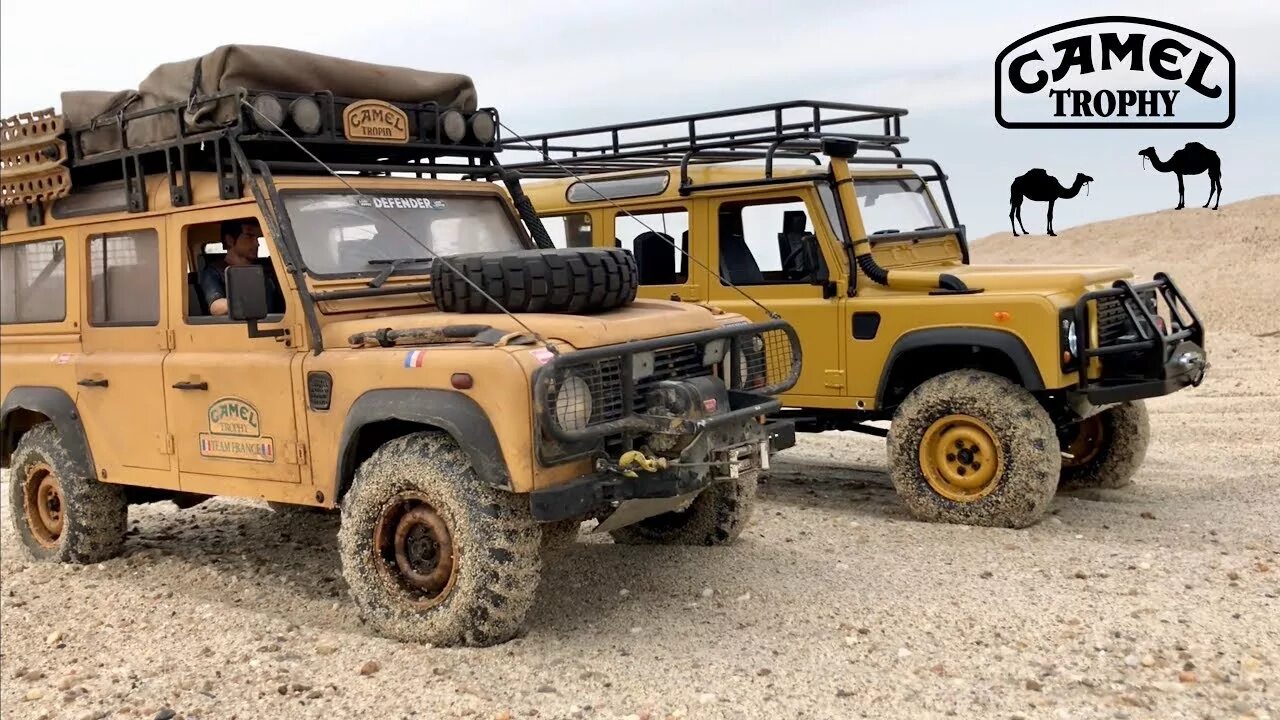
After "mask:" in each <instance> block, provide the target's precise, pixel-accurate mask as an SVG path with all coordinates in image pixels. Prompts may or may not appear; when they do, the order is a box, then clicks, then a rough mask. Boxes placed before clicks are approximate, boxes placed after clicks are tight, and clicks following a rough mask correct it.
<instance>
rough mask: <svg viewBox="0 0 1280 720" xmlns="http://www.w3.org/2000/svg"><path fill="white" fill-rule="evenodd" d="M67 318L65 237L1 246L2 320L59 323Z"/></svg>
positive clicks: (0, 297)
mask: <svg viewBox="0 0 1280 720" xmlns="http://www.w3.org/2000/svg"><path fill="white" fill-rule="evenodd" d="M66 317H67V265H66V244H65V243H64V242H63V240H62V238H55V239H51V240H37V241H35V242H24V243H12V244H10V245H4V246H0V323H3V324H6V325H8V324H16V323H38V322H60V321H62V320H65V319H66Z"/></svg>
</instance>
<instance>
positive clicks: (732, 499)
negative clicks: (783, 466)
mask: <svg viewBox="0 0 1280 720" xmlns="http://www.w3.org/2000/svg"><path fill="white" fill-rule="evenodd" d="M758 484H759V474H758V472H757V471H751V472H745V473H742V474H741V475H740V476H739V477H738V478H737V479H735V480H721V481H718V482H715V483H712V484H711V485H710V486H708V487H707V489H705V490H703V491H702V492H701V493H699V494H698V496H697V497H696V498H694V500H693V502H692V503H690V504H689V507H688V508H687V509H685V510H684V511H683V512H680V513H676V512H675V511H673V512H672V513H664V515H665V516H669V517H675V516H676V515H677V514H678V515H683V516H684V517H685V521H684V522H683V523H680V524H678V525H675V526H665V523H663V522H662V520H663V519H666V518H664V517H663V516H659V517H658V518H646V519H645V520H641V521H640V522H637V523H632V524H631V525H625V526H623V527H620V528H618V529H616V530H611V531H609V535H610V536H611V537H612V538H613V541H614V542H615V543H617V544H619V545H731V544H733V543H735V542H737V540H738V537H739V536H741V535H742V531H743V529H744V528H745V527H746V526H747V525H748V524H750V522H751V517H752V515H753V514H754V512H755V505H756V490H757V487H758Z"/></svg>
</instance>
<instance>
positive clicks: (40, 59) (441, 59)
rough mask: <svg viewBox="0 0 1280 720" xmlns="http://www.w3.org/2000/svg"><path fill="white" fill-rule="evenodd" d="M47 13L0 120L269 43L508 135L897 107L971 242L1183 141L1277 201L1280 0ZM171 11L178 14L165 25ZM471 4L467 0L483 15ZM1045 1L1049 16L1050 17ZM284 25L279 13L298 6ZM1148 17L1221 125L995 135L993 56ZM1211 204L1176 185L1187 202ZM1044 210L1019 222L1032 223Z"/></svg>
mask: <svg viewBox="0 0 1280 720" xmlns="http://www.w3.org/2000/svg"><path fill="white" fill-rule="evenodd" d="M128 5H130V6H132V9H129V10H128V11H124V10H123V7H124V5H122V4H120V3H104V2H101V1H100V0H99V1H95V2H92V3H88V2H63V3H59V4H58V11H57V12H56V13H55V15H54V16H51V15H50V14H49V9H48V7H49V6H47V5H44V4H41V3H18V2H6V3H4V4H3V6H2V7H0V113H2V114H3V115H4V116H9V115H12V114H15V113H19V112H25V111H29V110H35V109H39V108H43V107H49V106H53V107H58V106H59V93H60V92H61V91H63V90H70V89H106V90H117V89H123V88H132V87H136V86H137V83H138V82H140V81H141V80H142V79H143V78H144V77H145V76H146V75H147V74H148V73H149V72H150V71H151V70H152V69H153V68H154V67H155V66H156V65H158V64H160V63H163V62H169V61H172V60H178V59H184V58H188V57H194V56H196V55H200V54H203V53H205V52H208V51H209V50H212V49H213V48H214V47H216V46H218V45H222V44H227V43H245V44H269V45H280V46H285V47H291V48H296V49H300V50H308V51H313V52H321V53H326V54H330V55H337V56H341V57H348V58H352V59H358V60H364V61H369V62H377V63H386V64H393V65H405V66H410V67H415V68H420V69H427V70H440V71H448V72H461V73H466V74H468V75H470V76H471V77H472V78H473V79H474V80H475V83H476V87H477V90H478V92H479V96H480V102H481V104H483V105H493V106H495V107H497V108H499V111H500V112H501V113H502V116H503V120H504V122H505V123H506V124H507V125H509V126H510V127H511V128H512V129H514V130H516V131H517V132H541V131H546V130H552V129H558V128H563V127H574V126H579V125H586V124H592V123H601V122H610V121H625V120H631V119H640V118H645V117H650V116H657V115H671V114H678V113H684V112H696V111H700V110H711V109H716V108H722V107H727V106H731V105H748V104H756V103H764V102H773V101H778V100H788V99H799V98H814V99H827V100H837V101H845V102H857V103H867V104H878V105H893V106H903V107H906V108H908V109H909V110H910V115H909V116H908V117H907V118H906V120H905V122H904V127H903V131H904V133H905V134H907V135H909V136H910V137H911V141H910V142H909V143H908V145H907V149H906V152H908V153H909V154H912V155H928V156H931V157H934V158H936V159H938V160H939V161H940V162H941V163H942V165H943V167H944V169H945V170H946V171H947V173H948V175H949V176H950V178H951V182H952V184H953V192H954V194H955V198H956V202H957V205H958V208H959V213H960V218H961V221H962V222H964V223H966V224H967V225H968V226H969V230H970V233H971V234H972V235H973V236H981V235H983V234H987V233H990V232H996V231H1000V230H1006V229H1007V227H1008V224H1007V214H1008V196H1009V182H1010V180H1011V179H1012V178H1013V177H1014V176H1016V175H1018V174H1020V173H1022V172H1024V171H1025V170H1026V169H1028V168H1031V167H1042V168H1045V169H1046V170H1048V171H1049V172H1050V173H1051V174H1054V175H1057V176H1058V177H1059V178H1060V179H1061V180H1062V181H1063V183H1064V184H1069V182H1070V179H1071V178H1072V177H1074V175H1075V173H1076V172H1085V173H1086V174H1088V175H1091V176H1093V177H1094V178H1095V179H1096V181H1095V182H1094V183H1093V184H1092V186H1091V187H1090V189H1089V194H1088V196H1085V195H1084V194H1083V193H1082V194H1081V196H1080V197H1078V198H1076V199H1073V200H1067V201H1060V202H1059V203H1058V205H1057V208H1056V211H1055V222H1054V225H1055V228H1056V229H1058V230H1061V229H1065V228H1067V227H1070V226H1071V225H1076V224H1080V223H1084V222H1089V221H1094V220H1099V219H1105V218H1110V217H1117V216H1123V215H1129V214H1133V213H1139V212H1149V211H1153V210H1158V209H1162V208H1166V207H1172V206H1173V205H1174V204H1176V202H1177V183H1176V180H1175V178H1174V177H1173V176H1172V175H1158V174H1156V173H1155V172H1154V171H1152V170H1151V169H1150V168H1148V169H1147V170H1145V171H1144V170H1143V167H1142V161H1141V159H1140V158H1139V157H1138V155H1137V152H1138V150H1140V149H1141V148H1144V147H1147V146H1148V145H1154V146H1155V147H1156V148H1157V150H1158V151H1159V152H1160V154H1161V155H1162V156H1164V155H1167V154H1169V153H1171V152H1172V151H1173V150H1176V149H1177V148H1179V147H1181V146H1182V145H1183V144H1184V143H1185V142H1187V141H1188V140H1199V141H1201V142H1203V143H1204V144H1206V145H1208V146H1209V147H1211V148H1214V149H1215V150H1217V151H1218V153H1219V154H1220V155H1221V157H1222V163H1223V177H1222V185H1223V193H1222V202H1223V203H1230V202H1235V201H1238V200H1241V199H1245V198H1249V197H1256V196H1258V195H1264V194H1272V193H1278V192H1280V170H1277V167H1280V138H1278V137H1277V134H1278V133H1277V127H1278V126H1280V49H1277V43H1278V41H1277V38H1280V2H1277V1H1276V0H1159V1H1158V2H1129V3H1115V2H1085V1H1080V0H1072V1H1071V2H1067V3H1053V4H1049V3H1034V2H1026V1H1025V0H1023V1H1022V2H977V1H972V2H951V1H945V0H944V1H938V2H931V1H923V2H916V1H914V0H894V1H890V2H880V1H878V0H877V1H864V0H846V1H844V2H829V3H820V2H796V1H792V2H764V1H762V0H727V1H719V0H717V1H714V2H712V1H702V0H646V2H643V3H638V2H616V1H615V2H608V1H605V0H537V1H534V2H496V3H485V4H469V3H459V2H431V1H430V0H425V1H424V0H404V1H401V0H381V1H380V2H370V3H356V4H348V5H345V6H344V7H343V10H342V11H340V12H327V11H324V10H322V9H321V8H322V7H323V4H322V3H297V2H288V3H284V2H282V3H272V2H265V1H264V0H258V1H256V2H237V1H233V0H220V1H219V2H216V3H208V4H196V5H193V4H180V3H173V2H168V1H166V2H133V3H128ZM175 8H182V9H183V10H185V11H188V12H192V13H193V16H192V17H190V18H179V16H178V15H177V14H176V13H175ZM481 8H484V9H483V10H481ZM1059 8H1063V9H1059ZM295 13H297V14H296V15H295ZM1117 13H1124V14H1132V15H1139V16H1144V17H1150V18H1158V19H1163V20H1166V21H1169V22H1173V23H1176V24H1179V25H1182V26H1184V27H1187V28H1189V29H1192V30H1196V31H1199V32H1201V33H1203V34H1205V35H1208V36H1209V37H1211V38H1213V39H1215V40H1217V41H1218V42H1220V43H1222V44H1223V45H1225V46H1226V47H1227V48H1228V50H1230V51H1231V52H1232V53H1233V54H1234V56H1235V58H1236V62H1237V82H1238V104H1237V120H1236V122H1235V124H1234V125H1233V126H1232V127H1230V128H1228V129H1225V130H1192V131H1179V130H1160V131H1148V130H1108V131H1094V130H1062V131H1059V130H1006V129H1004V128H1001V127H1000V126H999V125H997V124H996V121H995V118H994V117H993V113H992V95H993V87H992V85H993V83H992V75H993V71H992V67H993V62H994V60H995V56H996V54H997V53H999V51H1000V50H1001V49H1002V48H1003V47H1004V46H1005V45H1007V44H1008V43H1010V42H1012V41H1014V40H1016V39H1017V38H1019V37H1021V36H1023V35H1025V34H1028V33H1031V32H1033V31H1035V30H1039V29H1041V28H1043V27H1045V26H1047V25H1051V24H1055V23H1059V22H1065V21H1068V20H1074V19H1077V18H1082V17H1088V16H1093V15H1106V14H1117ZM1207 196H1208V180H1207V179H1206V178H1205V177H1204V176H1198V177H1191V178H1188V180H1187V202H1188V205H1189V206H1193V207H1195V208H1197V209H1198V206H1199V205H1200V204H1202V203H1203V202H1204V199H1205V198H1206V197H1207ZM1044 208H1045V206H1044V205H1043V204H1039V203H1029V204H1027V205H1026V206H1025V207H1024V209H1023V221H1024V222H1025V224H1026V225H1027V229H1028V230H1030V231H1032V232H1034V233H1040V232H1043V230H1044Z"/></svg>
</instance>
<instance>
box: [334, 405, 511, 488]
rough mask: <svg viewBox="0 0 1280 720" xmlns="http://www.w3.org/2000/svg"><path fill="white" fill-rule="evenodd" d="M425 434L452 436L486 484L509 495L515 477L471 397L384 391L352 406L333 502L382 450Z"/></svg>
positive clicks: (341, 439)
mask: <svg viewBox="0 0 1280 720" xmlns="http://www.w3.org/2000/svg"><path fill="white" fill-rule="evenodd" d="M421 430H440V431H442V432H445V433H448V434H449V436H450V437H452V438H453V440H454V441H455V442H457V443H458V446H459V447H461V448H462V450H463V451H464V452H465V453H466V454H467V457H468V458H469V459H470V460H471V466H472V467H473V468H474V469H475V471H476V475H477V476H478V477H479V478H480V480H481V481H482V482H485V483H487V484H489V485H492V486H494V487H499V488H504V489H510V488H511V487H512V485H511V473H510V471H509V470H508V469H507V465H506V462H505V461H504V460H503V455H502V446H501V445H500V444H499V443H498V436H497V434H496V433H495V432H494V430H493V424H492V423H490V422H489V418H488V416H487V415H485V412H484V410H483V409H481V407H480V405H479V404H478V403H476V401H475V400H472V399H471V398H470V397H467V396H466V395H463V394H462V393H459V392H452V391H449V390H433V389H423V388H382V389H378V390H370V391H368V392H365V393H364V394H362V395H361V396H360V397H358V398H356V401H355V402H354V403H352V404H351V409H350V410H348V411H347V418H346V420H345V421H344V423H343V426H342V436H341V438H340V440H339V449H338V467H337V471H336V474H335V476H334V490H335V492H334V497H333V499H334V502H338V501H340V500H341V499H342V496H343V495H344V494H345V493H346V491H347V488H349V487H350V486H351V481H352V480H353V479H354V478H355V471H356V468H357V467H359V465H360V463H361V462H363V461H364V460H365V458H367V457H369V455H371V454H372V453H373V451H374V450H376V449H377V448H378V447H380V446H381V445H382V444H384V443H386V442H387V441H389V440H392V439H394V438H397V437H400V436H402V435H406V434H408V433H411V432H419V431H421Z"/></svg>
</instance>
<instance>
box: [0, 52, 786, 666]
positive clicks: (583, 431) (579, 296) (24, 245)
mask: <svg viewBox="0 0 1280 720" xmlns="http://www.w3.org/2000/svg"><path fill="white" fill-rule="evenodd" d="M298 68H305V69H306V72H305V73H300V72H297V69H298ZM284 69H289V70H288V72H285V70H284ZM62 104H63V108H62V111H61V112H60V113H55V112H53V111H52V110H47V111H42V112H38V113H31V114H24V115H20V116H16V117H13V118H9V119H7V120H5V122H4V126H3V137H2V138H0V140H2V142H3V146H0V151H2V152H3V173H4V175H3V178H0V180H2V181H3V188H2V194H0V197H2V198H3V211H4V212H3V215H2V216H0V217H2V218H3V223H4V224H3V230H2V233H0V239H2V240H0V348H2V349H0V399H2V400H0V402H2V404H0V441H2V443H0V461H2V462H0V464H2V465H3V467H5V468H7V469H8V471H9V480H8V484H9V487H8V497H7V501H8V503H9V516H10V517H11V518H12V520H13V525H14V528H15V529H16V531H17V534H18V536H19V537H20V538H21V541H22V544H23V546H24V547H25V548H26V549H27V550H28V551H29V552H30V553H31V554H32V555H34V556H35V557H36V558H39V559H44V560H53V561H63V562H74V563H92V562H99V561H103V560H105V559H108V558H111V557H113V556H115V555H117V554H118V553H119V552H121V549H122V546H123V543H124V536H125V530H126V517H127V512H128V507H129V505H130V504H131V503H143V502H157V501H172V502H174V503H175V504H177V505H179V506H180V507H186V506H190V505H192V504H196V503H199V502H202V501H204V500H206V499H208V498H210V497H213V496H234V497H241V498H251V499H256V500H264V501H267V502H269V503H272V504H273V506H275V507H276V508H288V507H294V508H297V507H313V508H323V509H329V510H338V511H340V513H341V526H340V533H339V545H340V553H341V558H342V566H343V572H344V574H345V577H346V580H347V583H348V585H349V586H350V591H351V593H352V596H353V597H354V599H355V601H356V603H357V605H358V607H359V609H360V610H361V612H362V613H363V615H364V616H365V617H366V618H367V619H368V621H369V622H370V623H371V625H372V626H373V627H374V628H375V629H376V630H377V631H379V632H381V633H383V634H386V635H388V636H391V637H397V638H403V639H411V640H419V641H427V642H431V643H435V644H473V645H486V644H493V643H498V642H501V641H504V640H506V639H508V638H510V637H512V636H513V635H514V634H515V633H516V632H518V631H519V629H520V627H521V626H522V623H523V619H524V617H525V614H526V610H527V608H528V607H529V605H530V602H531V600H532V598H533V596H534V591H535V588H536V587H537V585H538V579H539V570H540V567H541V565H540V562H541V558H542V557H543V555H542V553H544V552H545V551H547V550H550V549H551V548H552V547H554V546H555V545H556V544H557V543H559V542H563V541H564V540H565V538H566V537H568V536H571V535H576V533H577V532H578V529H579V526H580V524H581V522H582V521H583V520H587V519H596V520H599V522H600V524H599V525H598V526H597V530H598V531H600V532H608V533H611V534H612V536H613V538H614V540H615V541H617V542H620V543H635V544H645V543H650V544H662V543H665V544H709V545H714V544H723V543H730V542H733V541H734V540H735V538H737V537H738V535H739V533H740V532H741V530H742V528H743V525H744V524H745V523H746V522H747V521H748V519H749V517H750V514H751V508H752V504H753V499H754V496H755V488H756V482H757V476H758V473H759V472H760V470H761V469H762V468H766V467H767V466H768V462H769V454H770V452H772V451H774V450H776V449H779V448H785V447H788V446H790V445H791V444H792V443H793V442H794V432H793V431H792V429H791V425H790V423H789V422H788V421H778V420H774V421H768V420H767V415H768V414H769V413H771V412H774V411H776V410H778V409H779V408H780V404H779V402H778V401H777V399H776V398H775V395H776V394H777V393H780V392H782V391H785V390H787V389H789V388H790V387H791V386H792V385H793V384H794V383H795V381H796V379H797V377H798V374H799V368H800V365H801V356H800V352H799V350H800V347H799V341H798V339H797V337H796V336H795V333H794V331H793V330H792V329H791V328H790V327H789V326H788V325H787V324H786V323H785V322H784V321H780V320H772V321H769V322H764V323H751V322H748V321H747V320H746V319H745V318H743V317H741V316H734V315H730V314H716V313H715V312H713V311H712V310H710V309H707V308H703V307H698V306H695V305H691V304H687V303H679V302H671V301H668V300H649V299H636V292H637V284H636V277H637V276H636V265H635V259H634V257H633V256H632V255H631V253H630V252H627V251H625V250H618V249H614V248H605V249H591V248H583V249H553V248H551V249H548V248H549V246H550V240H549V237H548V235H547V234H546V231H545V230H544V229H543V228H542V225H541V223H540V222H539V220H538V218H537V216H536V214H534V212H533V210H532V206H531V205H529V203H528V199H527V198H526V197H525V196H524V195H523V194H522V193H521V191H520V187H519V184H518V180H516V179H515V177H514V176H512V175H511V174H509V173H508V172H507V171H506V170H505V169H504V168H503V166H502V165H501V164H500V163H499V162H498V154H499V151H500V149H501V146H502V137H501V135H502V134H501V132H500V129H501V123H500V121H499V117H498V114H497V112H496V111H495V110H494V109H492V108H480V107H477V104H476V95H475V88H474V86H473V85H472V83H471V80H470V79H469V78H468V77H466V76H464V75H455V74H445V73H434V72H422V71H416V70H411V69H405V68H398V67H386V66H375V65H369V64H365V63H360V62H352V61H347V60H343V59H338V58H329V57H324V56H317V55H311V54H308V53H298V52H294V51H290V50H284V49H279V48H266V47H256V46H235V45H232V46H224V47H221V48H218V49H217V50H215V51H213V52H212V53H209V54H207V55H204V56H201V57H198V58H195V59H192V60H185V61H180V62H176V63H170V64H166V65H161V66H159V67H157V68H156V70H155V71H154V72H153V73H152V74H151V75H150V76H148V77H147V78H146V79H145V80H144V82H142V83H141V84H140V85H139V89H138V90H137V91H132V90H127V91H121V92H118V93H110V92H76V93H65V94H64V95H63V97H62ZM494 181H501V183H498V182H494ZM512 198H514V199H515V202H514V203H513V202H512V200H511V199H512Z"/></svg>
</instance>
